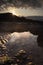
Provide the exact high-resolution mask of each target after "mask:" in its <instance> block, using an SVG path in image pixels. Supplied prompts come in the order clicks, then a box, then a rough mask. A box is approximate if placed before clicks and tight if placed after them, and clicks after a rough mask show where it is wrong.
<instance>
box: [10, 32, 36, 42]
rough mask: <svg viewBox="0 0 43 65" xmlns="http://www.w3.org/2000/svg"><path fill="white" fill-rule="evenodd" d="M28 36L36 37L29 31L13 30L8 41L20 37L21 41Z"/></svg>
mask: <svg viewBox="0 0 43 65" xmlns="http://www.w3.org/2000/svg"><path fill="white" fill-rule="evenodd" d="M30 37H37V36H35V35H33V34H31V33H30V32H21V33H18V32H14V33H12V34H11V36H10V42H14V41H15V40H17V39H22V41H23V39H27V38H30Z"/></svg>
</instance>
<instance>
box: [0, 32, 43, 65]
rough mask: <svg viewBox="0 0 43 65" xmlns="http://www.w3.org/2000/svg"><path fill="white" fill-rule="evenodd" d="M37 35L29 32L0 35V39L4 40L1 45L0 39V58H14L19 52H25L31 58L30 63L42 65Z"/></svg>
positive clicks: (42, 53)
mask: <svg viewBox="0 0 43 65" xmlns="http://www.w3.org/2000/svg"><path fill="white" fill-rule="evenodd" d="M37 37H38V35H33V34H32V33H30V32H21V33H18V32H14V33H0V38H2V39H4V40H5V39H6V40H5V43H4V44H3V43H2V42H1V39H0V56H2V55H3V54H4V55H6V54H7V55H8V56H10V57H14V54H16V53H17V52H18V51H19V50H25V51H26V52H27V54H28V55H31V56H32V61H33V62H34V63H35V64H37V65H43V48H41V47H39V46H38V44H37Z"/></svg>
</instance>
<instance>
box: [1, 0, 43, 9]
mask: <svg viewBox="0 0 43 65" xmlns="http://www.w3.org/2000/svg"><path fill="white" fill-rule="evenodd" d="M3 4H4V5H5V6H12V4H13V6H15V7H33V8H40V7H41V6H42V3H41V0H0V6H2V5H3Z"/></svg>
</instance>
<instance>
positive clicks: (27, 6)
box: [0, 0, 43, 16]
mask: <svg viewBox="0 0 43 65" xmlns="http://www.w3.org/2000/svg"><path fill="white" fill-rule="evenodd" d="M3 12H15V13H16V15H18V16H34V15H36V16H43V0H0V13H3Z"/></svg>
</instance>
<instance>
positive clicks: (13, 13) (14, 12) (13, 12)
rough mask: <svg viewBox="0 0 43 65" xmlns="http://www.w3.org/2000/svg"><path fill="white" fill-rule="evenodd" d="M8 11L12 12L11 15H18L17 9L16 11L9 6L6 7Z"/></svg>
mask: <svg viewBox="0 0 43 65" xmlns="http://www.w3.org/2000/svg"><path fill="white" fill-rule="evenodd" d="M8 11H9V12H10V13H12V15H16V16H18V14H17V11H16V9H15V8H11V7H9V8H8Z"/></svg>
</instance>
